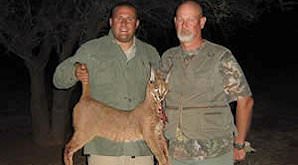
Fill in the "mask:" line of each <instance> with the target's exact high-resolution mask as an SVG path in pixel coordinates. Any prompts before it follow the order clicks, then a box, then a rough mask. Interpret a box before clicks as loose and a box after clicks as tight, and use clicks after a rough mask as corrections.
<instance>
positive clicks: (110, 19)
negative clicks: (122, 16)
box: [109, 18, 113, 27]
mask: <svg viewBox="0 0 298 165" xmlns="http://www.w3.org/2000/svg"><path fill="white" fill-rule="evenodd" d="M112 21H113V20H112V18H109V24H110V27H112Z"/></svg>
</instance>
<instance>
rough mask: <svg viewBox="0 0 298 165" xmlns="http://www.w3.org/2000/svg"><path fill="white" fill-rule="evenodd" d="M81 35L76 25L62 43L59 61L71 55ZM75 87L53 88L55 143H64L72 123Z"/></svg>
mask: <svg viewBox="0 0 298 165" xmlns="http://www.w3.org/2000/svg"><path fill="white" fill-rule="evenodd" d="M80 35H81V31H80V26H79V25H74V26H72V28H71V31H70V32H69V35H68V39H67V40H66V41H65V42H64V43H63V45H62V53H61V54H59V61H60V62H61V61H63V60H65V59H66V58H67V57H69V56H71V55H72V54H73V52H74V50H75V47H76V46H75V45H76V43H77V42H78V41H79V39H80ZM72 91H73V88H71V89H67V90H57V89H55V88H54V89H53V106H52V111H51V116H52V117H51V119H52V122H51V136H52V137H53V141H52V143H53V144H54V145H61V144H64V141H65V138H66V136H67V132H68V131H69V128H70V123H71V112H72V111H70V109H71V107H70V104H69V103H70V96H71V93H72Z"/></svg>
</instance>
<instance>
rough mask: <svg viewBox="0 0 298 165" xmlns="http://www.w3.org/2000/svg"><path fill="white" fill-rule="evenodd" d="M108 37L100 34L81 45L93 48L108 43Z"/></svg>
mask: <svg viewBox="0 0 298 165" xmlns="http://www.w3.org/2000/svg"><path fill="white" fill-rule="evenodd" d="M109 40H110V39H109V37H108V36H102V37H100V38H96V39H92V40H89V41H87V42H85V43H83V44H82V45H81V47H84V48H95V47H99V46H105V45H107V44H109Z"/></svg>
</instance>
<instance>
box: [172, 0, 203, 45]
mask: <svg viewBox="0 0 298 165" xmlns="http://www.w3.org/2000/svg"><path fill="white" fill-rule="evenodd" d="M174 21H175V26H176V31H177V37H178V39H179V41H180V43H181V44H182V48H183V49H195V48H197V47H198V46H200V45H201V43H202V42H203V41H202V29H203V28H204V25H205V22H206V17H204V16H203V11H202V7H201V5H200V4H199V3H198V2H196V1H191V0H188V1H183V2H182V3H181V4H180V5H179V6H178V8H177V10H176V17H175V18H174Z"/></svg>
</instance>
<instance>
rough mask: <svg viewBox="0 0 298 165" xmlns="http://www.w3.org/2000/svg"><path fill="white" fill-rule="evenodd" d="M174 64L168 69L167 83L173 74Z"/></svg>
mask: <svg viewBox="0 0 298 165" xmlns="http://www.w3.org/2000/svg"><path fill="white" fill-rule="evenodd" d="M172 69H173V65H171V66H170V69H169V71H168V74H167V77H166V83H168V82H169V79H170V76H171V74H172Z"/></svg>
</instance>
